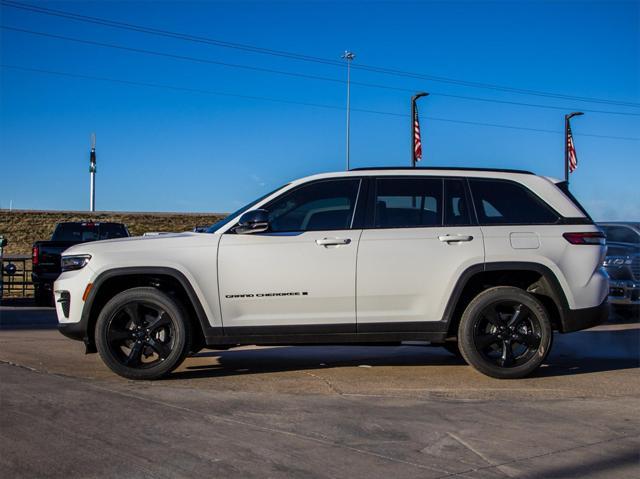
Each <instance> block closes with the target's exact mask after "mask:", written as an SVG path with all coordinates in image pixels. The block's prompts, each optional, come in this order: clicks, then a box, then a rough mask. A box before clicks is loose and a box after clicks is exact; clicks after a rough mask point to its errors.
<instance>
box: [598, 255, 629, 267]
mask: <svg viewBox="0 0 640 479" xmlns="http://www.w3.org/2000/svg"><path fill="white" fill-rule="evenodd" d="M631 263H632V260H631V258H629V257H628V256H609V257H607V258H606V259H605V260H604V262H603V263H602V265H603V266H623V265H625V264H627V265H629V264H631Z"/></svg>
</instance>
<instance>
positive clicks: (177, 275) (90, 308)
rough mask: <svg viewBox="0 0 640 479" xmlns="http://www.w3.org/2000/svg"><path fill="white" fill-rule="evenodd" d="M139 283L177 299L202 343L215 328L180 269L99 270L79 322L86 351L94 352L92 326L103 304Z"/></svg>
mask: <svg viewBox="0 0 640 479" xmlns="http://www.w3.org/2000/svg"><path fill="white" fill-rule="evenodd" d="M138 286H153V287H155V288H157V289H159V290H161V291H163V292H165V293H167V294H170V295H171V296H173V297H175V298H177V299H178V300H179V301H180V302H181V303H182V305H183V306H184V307H185V308H186V309H187V312H188V314H189V320H190V321H191V323H192V327H193V328H192V330H193V334H194V341H195V342H196V343H198V344H200V345H202V346H204V344H205V342H206V336H207V334H208V333H210V330H215V329H216V328H212V327H211V325H210V323H209V320H208V317H207V315H206V313H205V310H204V308H203V307H202V303H201V302H200V299H199V298H198V296H197V294H196V292H195V290H194V288H193V286H192V285H191V283H190V282H189V280H188V278H187V277H186V276H185V275H184V274H183V273H182V272H181V271H179V270H177V269H175V268H169V267H123V268H114V269H110V270H107V271H104V272H102V273H100V274H99V275H98V276H97V277H96V279H95V280H94V281H93V285H92V287H91V290H90V292H89V294H88V296H87V299H86V300H85V303H84V306H83V308H82V316H81V318H80V322H81V324H83V325H84V330H85V335H84V338H83V341H84V343H85V345H86V349H87V352H88V353H95V352H96V345H95V325H96V321H97V318H98V315H99V314H100V311H101V310H102V307H103V306H104V305H105V304H106V303H107V301H109V300H110V299H111V298H113V296H115V295H116V294H118V293H120V292H122V291H125V290H127V289H131V288H134V287H138Z"/></svg>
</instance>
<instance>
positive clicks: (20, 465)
mask: <svg viewBox="0 0 640 479" xmlns="http://www.w3.org/2000/svg"><path fill="white" fill-rule="evenodd" d="M639 349H640V324H639V323H637V322H634V321H626V322H621V323H618V324H607V325H604V326H600V327H598V328H594V329H591V330H587V331H582V332H578V333H573V334H570V335H556V337H555V344H554V346H553V349H552V353H551V355H550V357H549V359H548V360H547V362H546V364H545V365H544V367H543V368H541V369H540V370H539V371H538V372H537V373H536V374H535V375H534V376H532V377H530V378H527V379H521V380H515V381H500V380H495V379H491V378H488V377H485V376H482V375H480V374H478V373H476V372H475V371H473V370H472V369H471V368H470V367H469V366H467V365H465V364H464V363H463V362H462V361H460V360H459V359H457V358H455V357H453V356H452V355H450V354H449V353H447V352H446V351H444V350H443V349H442V348H435V347H427V346H424V345H402V346H395V347H391V346H387V347H364V346H358V347H356V346H354V347H351V346H313V347H243V348H238V349H232V350H229V351H203V352H202V353H200V354H198V355H197V356H196V357H193V358H190V359H188V360H187V361H186V362H185V363H184V364H183V365H182V366H181V368H180V369H178V370H177V371H176V372H175V373H174V374H172V375H171V376H170V377H169V378H167V379H165V380H162V381H155V382H136V381H127V380H124V379H122V378H119V377H117V376H115V375H114V374H113V373H111V372H110V371H109V370H108V369H107V368H106V367H105V366H104V365H103V364H102V362H101V361H100V358H99V357H98V355H84V349H83V346H82V344H80V343H78V342H75V341H71V340H68V339H66V338H64V337H63V336H61V335H60V334H59V333H58V332H57V331H56V330H55V314H54V312H53V310H51V309H47V308H29V307H8V306H3V307H0V476H2V477H43V476H49V477H83V478H84V477H125V476H126V477H154V478H158V477H160V478H161V477H304V478H310V477H351V478H358V477H367V478H378V477H380V478H388V477H390V476H395V477H402V478H404V477H420V478H441V477H465V478H499V477H518V478H520V477H556V478H563V477H594V478H595V477H603V478H604V477H607V478H611V477H615V478H617V477H621V478H622V477H629V478H631V477H633V478H636V477H639V476H640V462H639V461H640V456H639V451H640V407H639V400H638V398H639V397H640V375H639V372H640V369H639V362H640V359H639V354H640V353H639Z"/></svg>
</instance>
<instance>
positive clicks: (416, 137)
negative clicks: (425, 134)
mask: <svg viewBox="0 0 640 479" xmlns="http://www.w3.org/2000/svg"><path fill="white" fill-rule="evenodd" d="M413 156H414V158H415V160H416V161H420V160H421V159H422V141H421V140H420V121H418V106H417V105H416V106H415V107H414V110H413Z"/></svg>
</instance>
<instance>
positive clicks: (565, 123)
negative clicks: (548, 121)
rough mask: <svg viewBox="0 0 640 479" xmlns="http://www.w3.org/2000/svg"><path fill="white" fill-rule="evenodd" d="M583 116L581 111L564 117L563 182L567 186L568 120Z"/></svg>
mask: <svg viewBox="0 0 640 479" xmlns="http://www.w3.org/2000/svg"><path fill="white" fill-rule="evenodd" d="M580 115H584V113H582V112H581V111H574V112H572V113H569V114H568V115H565V116H564V181H565V182H566V183H567V185H568V184H569V120H571V118H573V117H574V116H580Z"/></svg>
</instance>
